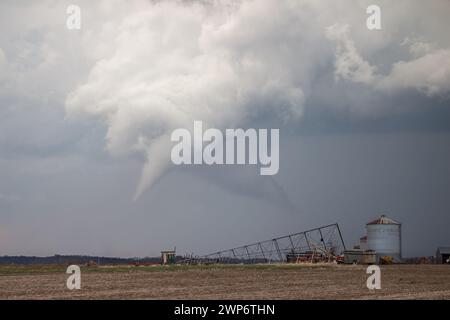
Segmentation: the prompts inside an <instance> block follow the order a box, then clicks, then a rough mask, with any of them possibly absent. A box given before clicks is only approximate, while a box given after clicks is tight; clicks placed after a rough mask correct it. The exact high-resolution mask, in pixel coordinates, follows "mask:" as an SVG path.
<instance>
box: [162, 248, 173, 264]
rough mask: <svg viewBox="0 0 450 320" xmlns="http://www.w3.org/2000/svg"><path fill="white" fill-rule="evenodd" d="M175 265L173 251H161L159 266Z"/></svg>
mask: <svg viewBox="0 0 450 320" xmlns="http://www.w3.org/2000/svg"><path fill="white" fill-rule="evenodd" d="M173 263H175V250H167V251H161V264H162V265H166V264H173Z"/></svg>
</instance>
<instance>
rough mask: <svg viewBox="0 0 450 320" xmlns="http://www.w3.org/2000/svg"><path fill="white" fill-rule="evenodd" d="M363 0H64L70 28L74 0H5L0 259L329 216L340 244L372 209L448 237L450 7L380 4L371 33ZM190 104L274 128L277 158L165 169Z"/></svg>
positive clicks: (181, 247)
mask: <svg viewBox="0 0 450 320" xmlns="http://www.w3.org/2000/svg"><path fill="white" fill-rule="evenodd" d="M372 2H373V1H351V2H350V1H317V0H315V1H292V2H291V1H275V0H259V1H244V3H241V2H240V1H233V3H234V5H233V6H232V5H230V2H228V1H222V2H221V3H220V4H215V5H211V4H208V5H204V4H202V5H200V4H198V3H197V2H193V3H191V2H189V3H188V4H180V3H174V2H170V1H163V2H162V4H159V5H155V4H153V3H152V2H148V1H127V2H125V1H98V2H96V3H95V4H93V3H91V2H89V1H77V4H78V5H79V6H80V7H81V10H82V11H81V12H82V28H81V30H78V31H69V30H67V29H66V25H65V23H66V19H67V14H66V8H67V6H68V5H69V4H70V3H72V2H67V3H65V1H60V2H57V3H56V2H54V1H34V2H30V1H2V3H1V4H0V28H1V29H2V30H7V31H5V32H2V33H1V34H0V255H5V254H8V255H19V254H23V255H51V254H55V253H59V254H93V255H94V254H95V255H110V256H146V255H157V254H158V252H159V251H160V250H161V249H167V248H172V247H173V246H176V247H177V250H178V251H179V252H181V253H191V252H194V253H198V254H201V253H208V252H210V251H214V250H217V249H227V248H230V247H233V246H237V245H241V244H245V243H247V242H253V241H256V240H264V239H269V238H272V237H273V236H277V235H284V234H287V233H293V232H298V231H302V230H304V229H309V228H311V227H316V226H320V225H324V224H329V223H334V222H338V223H339V224H340V226H341V228H342V230H343V235H344V239H345V241H346V243H347V245H353V244H355V243H356V241H357V240H358V239H359V237H360V236H362V235H363V234H364V225H365V223H366V222H368V221H370V220H372V219H374V218H375V217H377V216H378V215H380V214H382V213H383V214H387V215H388V216H390V217H392V218H394V219H396V220H399V221H401V222H402V223H403V229H402V230H403V252H404V254H405V255H407V256H413V255H432V254H434V251H435V249H436V247H437V246H440V245H450V236H449V234H450V233H449V229H450V166H449V163H450V63H449V61H450V39H449V38H448V35H447V34H446V33H447V31H446V30H448V29H449V27H450V25H449V22H448V16H449V14H450V4H449V2H448V1H444V0H442V1H439V0H433V1H429V2H427V3H423V2H422V1H396V2H395V4H392V3H391V1H377V2H378V4H379V5H380V7H381V9H382V30H379V31H369V30H367V28H366V26H365V20H366V18H367V14H366V13H365V8H366V7H367V5H369V4H372ZM406 9H407V10H406ZM417 21H421V23H416V22H417ZM193 120H203V121H204V122H205V123H207V124H208V125H210V126H214V127H218V128H232V127H236V126H243V127H264V128H280V133H281V145H280V171H279V173H278V174H277V175H275V176H273V177H268V176H260V175H259V170H258V168H257V167H255V166H222V167H218V166H213V167H205V166H200V167H189V166H182V167H177V168H173V167H171V166H170V165H169V164H167V163H165V162H164V161H165V158H164V157H162V158H161V157H159V156H158V155H166V154H168V152H170V145H166V140H165V139H167V134H168V133H170V132H171V130H173V129H174V128H177V127H182V126H189V125H190V124H191V123H192V121H193ZM168 147H169V149H167V148H168ZM167 150H169V151H167ZM136 194H138V195H139V197H138V199H137V201H133V197H134V196H135V195H136Z"/></svg>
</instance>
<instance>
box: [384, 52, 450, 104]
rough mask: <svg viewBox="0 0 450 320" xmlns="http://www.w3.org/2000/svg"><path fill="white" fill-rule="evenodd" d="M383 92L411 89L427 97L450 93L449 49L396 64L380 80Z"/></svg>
mask: <svg viewBox="0 0 450 320" xmlns="http://www.w3.org/2000/svg"><path fill="white" fill-rule="evenodd" d="M379 87H380V88H382V89H384V90H397V89H408V88H413V89H416V90H418V91H420V92H424V93H425V94H427V95H429V96H433V95H446V94H448V93H449V92H450V49H447V50H436V51H433V52H431V53H428V54H426V55H424V56H422V57H420V58H417V59H414V60H411V61H400V62H397V63H396V64H395V65H394V66H393V68H392V71H391V73H390V74H389V75H388V76H387V77H385V78H384V79H382V81H381V82H380V83H379Z"/></svg>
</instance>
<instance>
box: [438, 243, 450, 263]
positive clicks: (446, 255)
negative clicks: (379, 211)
mask: <svg viewBox="0 0 450 320" xmlns="http://www.w3.org/2000/svg"><path fill="white" fill-rule="evenodd" d="M436 263H438V264H450V247H439V248H438V249H437V250H436Z"/></svg>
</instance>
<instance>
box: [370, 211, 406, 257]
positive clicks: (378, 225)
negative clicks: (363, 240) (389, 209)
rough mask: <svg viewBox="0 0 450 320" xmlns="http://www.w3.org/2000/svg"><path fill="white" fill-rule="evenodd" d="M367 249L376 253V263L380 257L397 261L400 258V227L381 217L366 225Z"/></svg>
mask: <svg viewBox="0 0 450 320" xmlns="http://www.w3.org/2000/svg"><path fill="white" fill-rule="evenodd" d="M366 230H367V249H368V250H374V251H376V253H377V261H379V260H380V258H381V257H391V258H393V259H394V261H399V260H400V259H401V257H402V235H401V234H402V232H401V231H402V225H401V223H399V222H397V221H395V220H393V219H391V218H388V217H386V216H385V215H382V216H381V217H380V218H378V219H376V220H374V221H371V222H369V223H368V224H366Z"/></svg>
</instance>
